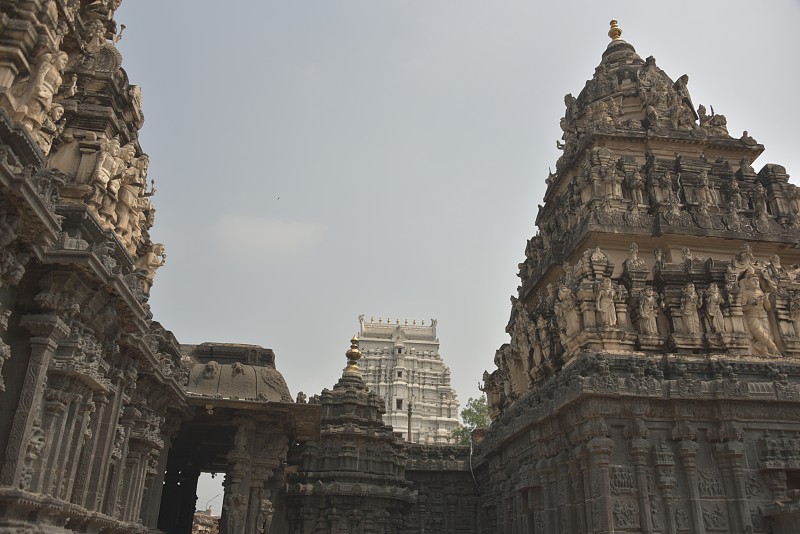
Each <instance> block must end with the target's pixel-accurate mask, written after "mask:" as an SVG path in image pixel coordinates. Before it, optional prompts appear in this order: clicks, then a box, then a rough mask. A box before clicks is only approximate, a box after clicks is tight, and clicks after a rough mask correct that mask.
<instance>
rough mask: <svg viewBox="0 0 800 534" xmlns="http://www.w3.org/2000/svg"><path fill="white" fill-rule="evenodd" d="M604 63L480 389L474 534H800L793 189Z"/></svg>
mask: <svg viewBox="0 0 800 534" xmlns="http://www.w3.org/2000/svg"><path fill="white" fill-rule="evenodd" d="M620 33H621V32H620V30H619V28H618V26H617V25H616V21H612V28H611V31H610V32H609V35H610V36H611V37H612V41H611V43H610V44H609V45H608V48H607V49H606V51H605V52H604V53H603V58H602V60H601V62H600V65H599V66H598V67H597V69H596V70H595V74H594V76H593V78H592V79H591V80H589V81H588V82H587V84H586V87H584V89H583V90H582V91H581V93H580V94H579V95H578V97H577V98H574V97H572V95H567V96H566V98H565V103H566V105H567V110H566V113H565V116H564V118H563V119H562V122H561V126H562V130H563V131H564V135H563V138H562V139H563V143H559V146H561V147H562V148H563V150H564V153H563V155H562V157H561V158H560V159H559V160H558V163H557V165H556V172H555V173H552V174H550V175H549V176H548V178H547V183H548V189H547V193H546V196H545V204H544V206H543V207H542V208H541V209H540V211H539V214H538V217H537V225H538V227H539V232H538V233H537V234H536V235H535V236H534V237H533V238H531V239H530V240H529V241H528V244H527V247H526V250H525V256H526V260H525V262H524V263H521V264H520V266H519V267H520V273H519V276H520V279H521V282H522V283H521V286H520V287H519V294H518V296H517V297H512V299H511V300H512V312H511V318H510V320H509V323H508V327H507V331H508V333H509V334H510V335H511V342H510V343H508V344H505V345H503V346H502V347H501V348H500V349H499V350H498V351H497V354H496V356H495V364H496V365H497V369H496V370H494V371H493V372H492V373H489V372H486V373H485V374H484V389H485V391H486V394H487V397H488V400H489V404H490V411H491V416H492V419H493V422H492V425H491V427H490V428H489V431H488V432H487V434H486V437H485V439H484V441H483V442H482V443H481V445H480V448H479V459H478V462H477V463H478V467H477V473H478V476H477V478H478V484H479V486H480V488H481V503H480V505H481V509H482V514H483V530H482V531H483V532H521V531H526V532H620V531H624V532H643V533H652V532H669V533H676V532H731V533H734V532H787V533H788V532H794V531H795V530H796V528H797V521H798V517H800V516H798V514H797V509H798V498H800V476H799V474H800V470H799V469H800V352H798V348H800V345H798V342H799V341H800V329H799V328H798V326H800V321H797V320H796V316H798V313H799V311H798V310H800V308H798V306H797V302H800V301H799V300H798V299H800V277H798V275H800V254H798V252H797V244H798V239H799V238H800V237H799V236H800V233H798V220H799V219H798V214H800V205H798V203H797V201H796V200H797V192H798V189H797V187H796V186H795V185H793V184H790V183H789V182H788V178H789V177H788V175H787V174H786V170H785V169H784V168H783V167H781V166H780V165H774V164H767V165H765V166H763V167H762V169H761V170H760V171H758V172H756V171H755V170H754V169H753V167H752V166H751V165H752V163H753V161H754V160H755V159H756V157H757V156H758V155H759V154H760V153H761V152H762V151H763V149H764V147H763V146H762V145H760V144H758V143H757V142H756V141H755V140H753V138H752V137H750V136H749V135H748V134H747V132H745V133H744V134H743V135H742V136H741V137H740V138H733V137H731V136H730V135H729V133H728V130H727V127H726V124H727V121H726V119H725V117H724V116H722V115H719V114H713V112H712V114H711V115H708V114H707V111H706V108H705V106H702V105H699V106H697V109H695V106H694V104H693V103H692V100H691V96H690V94H689V92H688V89H687V82H688V76H686V75H684V76H681V77H680V78H678V79H677V80H672V79H671V78H670V77H669V76H667V74H666V73H664V72H663V71H662V70H661V69H660V68H658V67H657V66H656V62H655V59H654V58H653V57H652V56H651V57H648V58H647V59H645V60H642V59H641V58H640V57H639V56H638V55H637V54H636V52H635V50H634V48H633V47H632V46H631V45H630V44H628V43H626V42H625V41H623V40H622V39H621V38H620Z"/></svg>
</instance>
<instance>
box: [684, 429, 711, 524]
mask: <svg viewBox="0 0 800 534" xmlns="http://www.w3.org/2000/svg"><path fill="white" fill-rule="evenodd" d="M698 447H699V446H698V445H697V443H696V442H694V441H692V440H690V439H684V440H681V441H680V443H679V444H678V456H679V457H680V459H681V465H682V467H683V473H684V476H685V477H686V495H687V500H688V501H689V506H690V508H691V514H690V515H691V520H692V532H697V533H698V534H699V533H702V532H705V527H704V524H703V510H702V507H701V505H700V494H699V492H698V490H697V463H696V461H695V458H696V456H697V449H698Z"/></svg>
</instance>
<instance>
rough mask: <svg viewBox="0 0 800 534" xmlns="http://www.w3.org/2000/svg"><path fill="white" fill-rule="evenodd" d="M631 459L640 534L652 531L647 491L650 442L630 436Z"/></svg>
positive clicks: (648, 533)
mask: <svg viewBox="0 0 800 534" xmlns="http://www.w3.org/2000/svg"><path fill="white" fill-rule="evenodd" d="M630 447H631V448H630V451H631V460H632V463H633V470H634V473H635V475H636V487H637V488H638V497H639V521H640V523H639V524H640V527H641V529H642V534H650V533H651V532H653V524H652V520H651V516H650V498H649V495H648V491H647V457H648V453H649V452H650V443H649V442H648V441H647V440H646V439H642V438H632V439H631V444H630Z"/></svg>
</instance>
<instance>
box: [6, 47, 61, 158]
mask: <svg viewBox="0 0 800 534" xmlns="http://www.w3.org/2000/svg"><path fill="white" fill-rule="evenodd" d="M68 59H69V56H68V55H67V53H66V52H60V51H59V52H54V53H51V52H45V53H43V54H41V55H40V56H39V57H38V58H37V59H36V63H35V64H34V66H33V69H32V70H31V74H30V76H29V77H27V78H23V79H21V80H19V81H18V82H15V84H14V86H12V89H11V92H12V94H14V95H15V96H16V97H17V103H16V118H17V120H20V121H21V122H22V124H23V126H25V128H26V129H27V130H28V131H29V132H30V133H31V134H33V133H34V132H37V131H39V130H40V129H41V128H42V126H44V125H45V123H46V122H47V121H48V120H50V121H52V122H53V123H55V122H57V121H58V119H60V118H61V117H58V119H56V120H55V121H53V117H54V116H53V115H52V114H51V113H52V108H53V97H54V96H55V95H56V94H58V91H59V89H60V88H61V83H62V75H63V74H64V69H65V68H66V66H67V60H68ZM75 82H76V78H74V77H73V79H72V80H71V83H70V85H69V87H68V88H67V89H65V90H64V91H62V94H64V95H65V96H72V95H73V94H75V90H76V89H75ZM61 113H62V114H63V108H61ZM45 139H46V138H45ZM40 140H41V139H37V142H38V141H40ZM50 141H52V135H51V136H50V138H49V139H48V140H47V142H46V143H45V145H46V146H41V148H42V150H43V151H45V150H46V151H49V150H50V147H49V142H50Z"/></svg>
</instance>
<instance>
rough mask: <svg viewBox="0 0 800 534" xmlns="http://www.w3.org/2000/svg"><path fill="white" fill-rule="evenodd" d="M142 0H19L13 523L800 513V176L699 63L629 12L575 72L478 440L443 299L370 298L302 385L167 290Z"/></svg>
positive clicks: (1, 284)
mask: <svg viewBox="0 0 800 534" xmlns="http://www.w3.org/2000/svg"><path fill="white" fill-rule="evenodd" d="M119 4H120V0H0V377H1V379H0V458H1V459H0V532H14V533H19V534H23V533H24V534H34V533H37V534H58V533H67V532H82V533H91V534H100V533H104V534H106V533H108V534H110V533H140V534H144V533H158V532H161V533H166V534H188V533H190V532H192V529H193V522H194V523H196V525H195V527H194V529H195V531H204V532H214V531H218V532H220V533H222V534H245V533H247V534H251V533H259V534H261V533H270V532H271V533H284V532H289V533H302V534H308V533H333V532H336V533H337V534H338V533H341V532H350V533H372V532H375V533H379V534H401V533H402V534H412V533H424V532H428V533H433V532H437V533H438V532H443V533H463V534H467V533H478V532H481V533H512V532H513V533H522V532H527V533H542V532H546V533H554V532H558V533H573V532H581V533H584V532H585V533H589V532H592V533H609V534H610V533H612V532H631V533H647V534H651V533H669V534H677V533H681V532H686V533H690V532H691V533H742V532H753V533H764V534H766V533H774V534H789V533H796V532H798V531H800V366H799V365H798V359H800V267H799V266H798V265H800V252H798V248H797V245H798V235H799V234H798V228H799V227H800V194H799V191H798V188H797V187H796V186H795V185H793V184H790V183H789V176H788V174H787V171H786V169H785V168H783V167H782V166H780V165H776V164H764V165H761V168H760V169H759V170H756V168H755V167H754V166H753V165H754V164H755V160H756V159H757V157H758V156H759V155H760V154H761V152H762V151H763V150H764V146H763V145H761V144H759V143H758V142H757V141H756V140H755V139H753V138H752V137H750V136H749V135H748V134H747V133H746V132H745V133H744V134H743V135H741V136H739V137H737V136H732V135H731V134H730V133H729V131H728V129H727V121H726V118H725V117H724V116H723V115H720V114H717V113H714V112H713V111H711V112H709V110H710V109H711V107H710V106H708V107H706V106H704V105H701V104H700V103H698V102H693V101H692V98H691V95H690V93H689V90H688V86H687V84H688V77H687V76H686V75H683V76H680V77H678V78H675V79H673V78H671V77H670V76H669V75H668V74H667V73H665V72H664V71H662V70H661V69H660V68H659V67H658V66H657V64H656V60H655V59H654V58H653V57H652V56H649V57H647V58H645V59H642V58H641V57H640V56H639V55H638V54H637V52H636V51H635V49H634V47H633V46H632V45H631V44H629V43H627V42H625V41H624V40H623V39H622V38H621V33H622V32H621V30H620V28H619V26H618V25H617V23H616V21H612V24H611V30H610V31H609V37H610V38H611V42H610V43H609V44H608V47H607V48H606V50H605V51H604V52H603V53H602V58H601V60H600V64H599V65H598V67H597V69H596V70H595V72H594V75H593V77H592V79H591V80H589V81H588V82H587V83H586V86H585V87H584V88H583V89H582V90H580V92H578V94H577V96H576V97H573V96H572V95H567V96H566V98H565V103H566V111H565V115H564V118H563V119H562V121H561V127H562V130H563V138H562V141H561V142H560V144H559V146H560V147H561V148H562V150H563V154H562V156H561V157H560V158H559V160H558V162H557V163H556V166H555V172H551V173H550V174H549V175H548V176H547V177H546V182H547V186H548V188H547V192H546V195H545V199H544V203H543V206H542V208H541V209H540V211H539V213H538V216H537V226H538V233H537V234H536V235H535V236H533V237H532V238H531V239H530V240H529V241H528V243H527V246H526V247H525V261H524V262H523V263H521V264H520V265H519V276H520V279H521V285H520V287H519V291H518V295H516V296H514V297H513V298H512V305H511V316H510V320H509V321H508V325H507V327H506V331H507V332H508V334H509V335H510V338H511V340H510V342H509V343H507V344H504V345H503V346H502V347H500V348H499V350H498V351H497V353H496V354H495V355H494V367H493V368H492V369H491V372H490V371H488V370H487V372H486V373H485V374H484V377H483V389H484V391H485V393H486V396H487V399H488V401H489V408H490V414H491V418H492V423H491V425H490V426H489V428H488V429H481V430H480V431H476V432H475V433H473V440H472V445H470V446H457V445H453V444H452V443H450V441H451V438H450V435H449V433H450V432H451V431H452V429H453V428H454V427H455V423H456V418H457V414H456V412H457V410H458V403H457V401H456V397H455V392H454V391H453V390H452V388H451V386H450V382H449V370H448V368H447V367H446V366H445V365H444V363H443V361H442V359H441V357H440V355H439V353H438V340H437V339H436V323H435V322H434V323H430V324H428V325H424V324H419V325H417V324H415V323H413V322H412V324H411V325H407V324H402V325H401V324H399V323H398V322H395V324H387V323H383V322H381V321H380V320H379V321H378V322H377V323H375V322H374V321H372V320H370V321H366V320H364V318H363V317H362V318H361V321H360V323H361V328H360V335H361V337H363V338H364V341H363V345H360V342H359V339H358V338H353V339H352V340H351V342H350V346H349V348H347V345H346V344H345V343H343V344H342V346H341V347H331V351H330V355H333V356H335V355H336V354H340V357H341V362H342V366H343V371H342V374H341V376H339V377H335V376H334V377H331V379H330V384H331V386H330V387H331V389H324V390H323V391H322V392H319V393H318V394H311V395H309V396H308V398H306V396H305V395H298V397H297V398H295V399H293V398H292V397H291V395H290V393H289V388H288V386H287V384H286V382H285V381H284V379H283V376H282V375H281V373H280V372H279V365H278V364H279V358H278V357H277V356H276V355H275V354H274V353H273V351H272V350H270V349H267V348H263V347H260V346H255V345H246V344H233V343H200V344H185V343H184V344H182V343H180V342H179V340H177V339H176V338H175V336H174V335H173V334H172V333H171V332H170V331H169V330H168V326H169V325H165V326H162V325H161V324H160V323H159V322H158V321H157V320H156V318H155V317H154V316H153V313H152V312H151V310H150V307H149V304H148V302H149V297H150V292H151V288H152V287H153V284H154V282H155V281H156V273H157V270H158V269H159V268H160V267H161V266H162V265H164V263H165V261H166V254H165V250H166V248H165V246H164V245H162V244H160V243H154V242H153V241H152V239H151V237H150V230H151V228H152V227H153V225H154V223H155V209H154V208H153V205H152V203H151V199H152V197H153V195H154V193H155V191H154V188H153V186H152V182H148V176H147V172H148V165H149V159H148V156H147V155H146V153H145V151H144V147H142V146H141V145H140V143H139V140H138V132H139V129H140V128H141V127H142V125H143V121H144V114H143V110H142V100H141V91H140V89H139V87H138V86H136V85H134V84H132V83H131V81H130V79H129V77H128V74H127V73H126V72H125V70H124V69H123V68H122V57H121V55H120V53H119V51H118V50H117V48H116V46H115V43H116V41H117V40H118V38H119V32H120V29H119V28H118V26H117V23H116V21H115V19H114V14H115V10H116V9H117V8H118V7H119ZM554 105H555V103H554ZM343 341H344V339H343ZM486 361H487V364H489V363H490V362H491V355H487V356H486ZM397 373H402V374H400V375H398V374H397ZM477 378H479V377H476V379H477ZM409 403H411V410H409ZM387 416H388V417H387ZM409 416H411V417H409ZM415 416H417V421H416V422H415V420H414V417H415ZM409 423H410V425H409ZM404 424H405V425H406V426H405V427H403V425H404ZM207 472H216V473H220V474H223V475H224V497H223V504H222V516H221V518H220V519H219V522H218V524H215V523H214V521H213V520H212V519H211V518H210V517H206V516H208V515H209V514H202V513H201V514H199V515H200V516H203V517H202V518H201V519H200V520H199V522H200V523H202V525H199V524H198V523H197V521H198V520H196V519H195V518H196V517H197V516H196V511H197V507H198V505H199V504H202V503H197V502H196V501H197V497H196V487H197V482H198V477H199V476H200V474H201V473H207ZM201 528H202V530H201ZM215 529H216V530H215Z"/></svg>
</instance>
